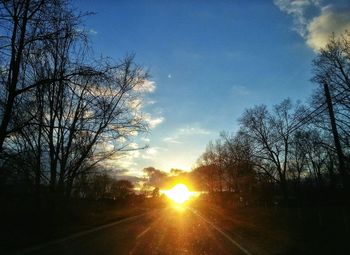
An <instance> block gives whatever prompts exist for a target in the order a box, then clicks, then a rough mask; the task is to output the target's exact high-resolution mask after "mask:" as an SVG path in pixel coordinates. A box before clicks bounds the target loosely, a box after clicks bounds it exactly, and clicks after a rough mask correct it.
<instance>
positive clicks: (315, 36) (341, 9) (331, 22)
mask: <svg viewBox="0 0 350 255" xmlns="http://www.w3.org/2000/svg"><path fill="white" fill-rule="evenodd" d="M324 2H325V1H321V0H274V4H275V5H276V6H278V7H279V9H280V10H281V11H283V12H285V13H287V14H288V15H291V16H292V17H293V29H294V30H296V31H297V32H298V33H299V34H300V35H301V36H302V37H303V38H304V39H305V41H306V44H307V45H308V46H309V47H310V48H312V49H313V50H314V51H316V52H317V51H318V50H319V49H320V48H322V47H324V46H325V45H326V44H327V41H328V39H329V37H330V35H331V34H332V33H335V35H340V34H342V33H344V32H345V30H350V4H349V3H347V4H345V5H344V3H342V1H332V4H329V5H326V4H324ZM315 12H316V13H318V14H317V15H315V14H314V13H315Z"/></svg>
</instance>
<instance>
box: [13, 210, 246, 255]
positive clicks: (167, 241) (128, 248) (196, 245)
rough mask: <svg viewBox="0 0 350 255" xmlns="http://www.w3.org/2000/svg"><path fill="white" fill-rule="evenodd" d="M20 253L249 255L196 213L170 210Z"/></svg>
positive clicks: (144, 215)
mask: <svg viewBox="0 0 350 255" xmlns="http://www.w3.org/2000/svg"><path fill="white" fill-rule="evenodd" d="M19 254H36V255H39V254H66V255H67V254H74V255H78V254H84V255H88V254H106V255H109V254H113V255H115V254H147V255H151V254H165V255H166V254H169V255H170V254H171V255H175V254H220V255H224V254H237V255H249V254H250V253H249V252H248V251H247V250H246V249H245V248H243V247H242V246H240V244H239V243H237V242H236V241H235V240H234V239H232V237H230V236H228V235H227V234H226V233H225V232H223V231H221V230H220V229H219V228H218V227H217V226H215V225H214V224H213V223H211V222H210V221H208V220H207V219H205V218H203V217H202V216H201V215H200V214H198V213H197V212H196V211H192V210H191V209H181V208H175V207H168V208H165V209H161V210H155V211H152V212H150V213H146V214H143V215H141V216H138V217H132V218H130V219H127V220H124V221H122V222H119V223H116V224H112V225H110V226H108V227H103V228H100V229H95V230H93V231H90V232H85V233H81V234H78V235H75V236H73V237H69V238H66V239H63V240H60V241H58V242H54V243H51V244H49V245H48V244H45V245H42V246H39V247H35V248H34V249H31V250H28V249H27V250H26V252H24V251H21V252H20V253H19Z"/></svg>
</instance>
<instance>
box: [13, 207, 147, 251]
mask: <svg viewBox="0 0 350 255" xmlns="http://www.w3.org/2000/svg"><path fill="white" fill-rule="evenodd" d="M149 213H150V212H146V213H142V214H139V215H136V216H131V217H128V218H125V219H122V220H118V221H114V222H111V223H108V224H104V225H101V226H99V227H95V228H92V229H89V230H85V231H82V232H79V233H75V234H72V235H69V236H67V237H63V238H60V239H56V240H53V241H50V242H47V243H44V244H39V245H36V246H33V247H29V248H27V249H24V250H21V251H17V252H14V254H25V253H29V252H34V251H37V250H40V249H42V248H45V247H48V246H51V245H54V244H59V243H62V242H65V241H68V240H72V239H75V238H78V237H81V236H85V235H87V234H90V233H93V232H96V231H99V230H102V229H105V228H110V227H113V226H115V225H118V224H120V223H123V222H127V221H130V220H134V219H137V218H140V217H142V216H144V215H146V214H149Z"/></svg>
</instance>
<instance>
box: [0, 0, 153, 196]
mask: <svg viewBox="0 0 350 255" xmlns="http://www.w3.org/2000/svg"><path fill="white" fill-rule="evenodd" d="M86 15H88V13H77V12H76V11H75V10H73V8H72V7H71V6H70V3H69V2H68V1H66V0H23V1H16V0H11V1H5V0H2V1H1V2H0V22H1V27H0V193H1V194H2V195H3V196H2V197H6V196H11V194H12V195H13V194H22V195H24V196H32V195H33V196H36V197H37V198H40V197H42V196H43V195H45V196H50V197H51V198H52V199H54V198H60V199H61V198H64V199H69V198H70V197H71V196H72V195H73V194H75V195H77V194H80V195H81V196H92V197H96V198H101V197H104V196H105V194H106V193H108V192H112V193H113V194H117V193H118V194H119V196H121V195H127V194H128V193H127V192H126V193H125V192H124V190H130V188H131V186H130V185H131V184H130V183H121V182H118V181H116V182H111V183H110V184H109V185H107V186H108V187H107V186H106V185H105V186H104V187H102V186H103V185H102V184H101V183H102V182H103V181H102V180H101V179H103V178H104V176H103V175H99V174H96V169H99V167H98V166H100V165H99V164H100V163H101V162H103V160H105V159H108V158H110V157H111V156H114V155H115V154H116V153H119V154H120V153H122V152H123V151H126V150H128V144H129V143H130V140H131V139H132V137H133V136H134V134H135V133H139V132H144V131H147V129H148V126H147V123H146V122H145V121H144V119H143V117H142V114H141V113H139V112H138V111H137V110H136V109H135V107H133V105H134V104H135V103H134V102H135V100H136V99H137V98H138V97H139V96H140V93H141V91H142V86H143V84H144V82H145V80H146V79H147V77H148V74H147V73H146V72H145V71H144V70H143V68H141V67H140V66H138V65H136V64H135V63H134V61H133V57H132V56H127V57H125V58H124V59H122V60H120V61H113V60H111V59H110V58H102V57H101V58H99V59H96V58H94V57H93V55H92V54H91V51H90V50H89V39H88V30H87V29H85V28H84V24H83V22H82V19H83V18H84V17H85V16H86ZM90 173H92V175H91V176H89V174H90ZM84 178H85V182H83V179H84ZM82 183H84V185H85V186H84V185H82ZM78 184H79V185H80V186H79V188H78ZM90 184H91V185H92V186H93V185H100V186H101V187H100V191H98V190H99V188H97V187H95V189H93V188H92V186H91V185H90ZM124 184H125V185H124ZM89 185H90V186H91V187H87V186H89ZM83 186H84V187H83ZM106 189H108V190H109V191H106ZM92 190H93V191H92ZM92 193H93V194H92ZM122 193H123V194H122Z"/></svg>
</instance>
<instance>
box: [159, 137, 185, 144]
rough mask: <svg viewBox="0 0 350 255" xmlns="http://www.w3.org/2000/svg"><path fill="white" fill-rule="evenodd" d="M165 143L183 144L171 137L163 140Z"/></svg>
mask: <svg viewBox="0 0 350 255" xmlns="http://www.w3.org/2000/svg"><path fill="white" fill-rule="evenodd" d="M163 141H164V142H166V143H176V144H181V143H182V142H180V141H178V140H177V138H176V137H171V136H169V137H165V138H164V139H163Z"/></svg>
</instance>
